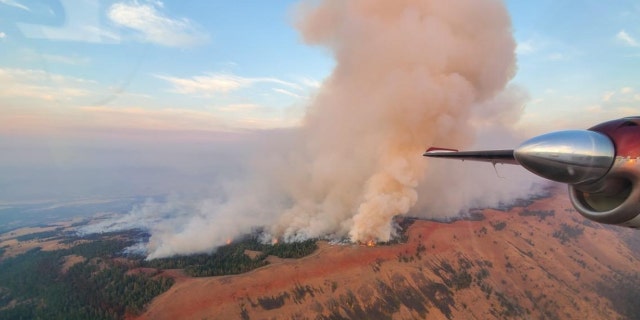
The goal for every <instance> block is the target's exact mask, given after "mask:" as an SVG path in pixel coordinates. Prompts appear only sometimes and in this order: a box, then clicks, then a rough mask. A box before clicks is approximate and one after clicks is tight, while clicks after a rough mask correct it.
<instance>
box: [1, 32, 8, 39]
mask: <svg viewBox="0 0 640 320" xmlns="http://www.w3.org/2000/svg"><path fill="white" fill-rule="evenodd" d="M6 37H7V34H6V33H4V32H2V31H0V39H4V38H6Z"/></svg>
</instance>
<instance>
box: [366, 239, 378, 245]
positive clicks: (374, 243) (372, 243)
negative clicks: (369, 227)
mask: <svg viewBox="0 0 640 320" xmlns="http://www.w3.org/2000/svg"><path fill="white" fill-rule="evenodd" d="M375 246H376V242H375V241H373V240H369V241H367V247H375Z"/></svg>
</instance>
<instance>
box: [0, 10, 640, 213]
mask: <svg viewBox="0 0 640 320" xmlns="http://www.w3.org/2000/svg"><path fill="white" fill-rule="evenodd" d="M296 3H297V1H244V0H239V1H197V2H195V1H190V2H185V1H174V0H168V1H162V2H161V1H144V0H139V1H94V0H77V1H75V0H74V1H71V0H60V1H43V0H42V1H25V0H0V149H1V150H2V151H0V201H2V200H4V201H10V200H12V199H18V198H20V199H27V198H37V197H53V196H57V195H62V194H67V195H68V194H69V192H66V191H64V190H67V188H71V189H77V186H86V188H85V189H83V190H80V191H79V190H75V191H74V192H72V193H74V195H77V196H80V195H90V194H94V193H100V192H103V191H104V190H112V191H113V190H116V189H117V190H120V192H121V193H123V194H126V193H131V192H143V191H144V190H146V192H149V193H153V192H158V191H164V189H162V188H160V189H158V190H148V189H149V186H148V185H149V184H148V183H140V186H139V187H137V186H136V181H132V179H131V176H130V175H129V173H128V172H136V173H137V174H143V173H140V172H146V173H144V174H146V176H145V177H147V178H149V177H152V178H153V181H156V182H157V183H155V184H162V181H164V182H167V180H169V181H170V182H171V183H177V184H179V183H178V182H179V181H178V180H181V179H182V180H184V181H192V180H193V179H192V178H193V177H200V178H201V179H200V181H199V182H200V183H204V180H203V179H202V177H203V176H205V177H207V178H206V179H210V178H211V177H212V176H214V175H215V174H217V173H216V172H221V171H224V170H218V171H216V170H213V169H209V171H211V175H210V176H207V174H206V173H207V172H209V171H207V170H205V169H204V168H212V167H215V164H213V163H214V162H215V161H216V159H218V160H219V159H220V157H218V155H219V154H220V153H221V152H224V153H225V154H230V153H229V152H231V154H237V153H241V152H242V149H243V148H244V147H247V148H249V147H253V146H254V145H255V141H254V142H251V143H248V144H247V142H246V141H245V142H244V143H245V144H244V145H238V144H237V143H236V140H235V139H237V135H238V134H239V133H241V132H243V131H255V130H262V129H273V128H287V127H292V126H296V125H298V124H299V122H300V119H301V118H302V116H303V114H304V112H305V106H306V105H307V104H308V101H309V99H310V97H312V96H313V94H314V92H316V91H317V90H318V88H319V86H320V84H321V83H322V81H323V79H324V78H325V77H326V76H327V75H329V74H330V73H331V70H332V67H333V65H334V60H333V57H332V56H331V53H330V52H328V51H326V50H325V49H323V48H318V47H313V46H308V45H305V44H304V43H303V42H302V40H301V37H300V36H299V34H298V32H297V31H296V30H295V28H294V27H292V25H294V24H295V23H296ZM506 5H507V7H508V10H509V12H510V14H511V18H512V24H513V30H514V35H515V38H516V41H517V43H518V46H517V58H518V72H517V75H516V77H515V78H514V79H513V80H512V84H514V85H517V86H519V87H521V88H523V89H524V91H525V92H527V93H528V96H529V99H528V100H527V103H526V105H525V109H524V114H523V116H522V118H521V119H520V121H519V122H518V123H517V124H516V127H518V128H519V129H520V130H522V131H523V132H527V133H531V134H534V133H540V132H542V131H545V130H557V129H563V128H569V127H570V128H581V127H585V126H589V125H592V124H596V123H597V122H599V121H604V120H607V119H610V118H614V117H619V116H628V115H637V114H638V110H640V77H638V71H639V70H640V4H637V2H635V1H610V2H604V1H529V2H527V1H519V0H512V1H507V2H506ZM212 142H215V143H212ZM167 150H169V151H170V152H167ZM229 150H231V151H229ZM136 151H137V152H136ZM209 164H211V165H210V166H208V165H209ZM227 165H228V163H226V162H225V163H224V164H220V166H227ZM52 167H55V168H56V170H55V171H52V170H50V169H51V168H52ZM122 168H127V170H128V171H126V170H125V171H123V170H121V169H122ZM141 168H144V169H145V170H141ZM116 169H117V170H116ZM169 169H170V170H169ZM65 170H69V172H73V176H74V179H72V180H69V179H68V178H61V177H67V176H68V174H67V173H68V172H67V171H65ZM168 171H172V172H168ZM214 171H215V172H214ZM114 172H118V174H119V176H113V173H114ZM178 177H180V178H178ZM141 180H145V179H142V178H141ZM196 180H197V179H196ZM89 181H92V182H89ZM95 181H102V182H101V183H98V184H97V185H96V182H95ZM145 181H147V180H145ZM56 182H57V183H56ZM185 183H186V182H185ZM125 184H126V185H125ZM53 191H55V192H53ZM65 192H66V193H65Z"/></svg>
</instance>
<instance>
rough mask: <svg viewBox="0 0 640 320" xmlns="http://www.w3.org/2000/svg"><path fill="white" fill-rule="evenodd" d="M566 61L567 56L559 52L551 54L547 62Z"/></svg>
mask: <svg viewBox="0 0 640 320" xmlns="http://www.w3.org/2000/svg"><path fill="white" fill-rule="evenodd" d="M565 59H566V56H565V55H564V54H562V53H559V52H556V53H552V54H549V55H548V56H547V60H548V61H560V60H565Z"/></svg>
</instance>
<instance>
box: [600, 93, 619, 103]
mask: <svg viewBox="0 0 640 320" xmlns="http://www.w3.org/2000/svg"><path fill="white" fill-rule="evenodd" d="M615 94H616V92H615V91H607V92H605V93H604V94H603V95H602V102H608V101H611V98H613V96H614V95H615Z"/></svg>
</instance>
